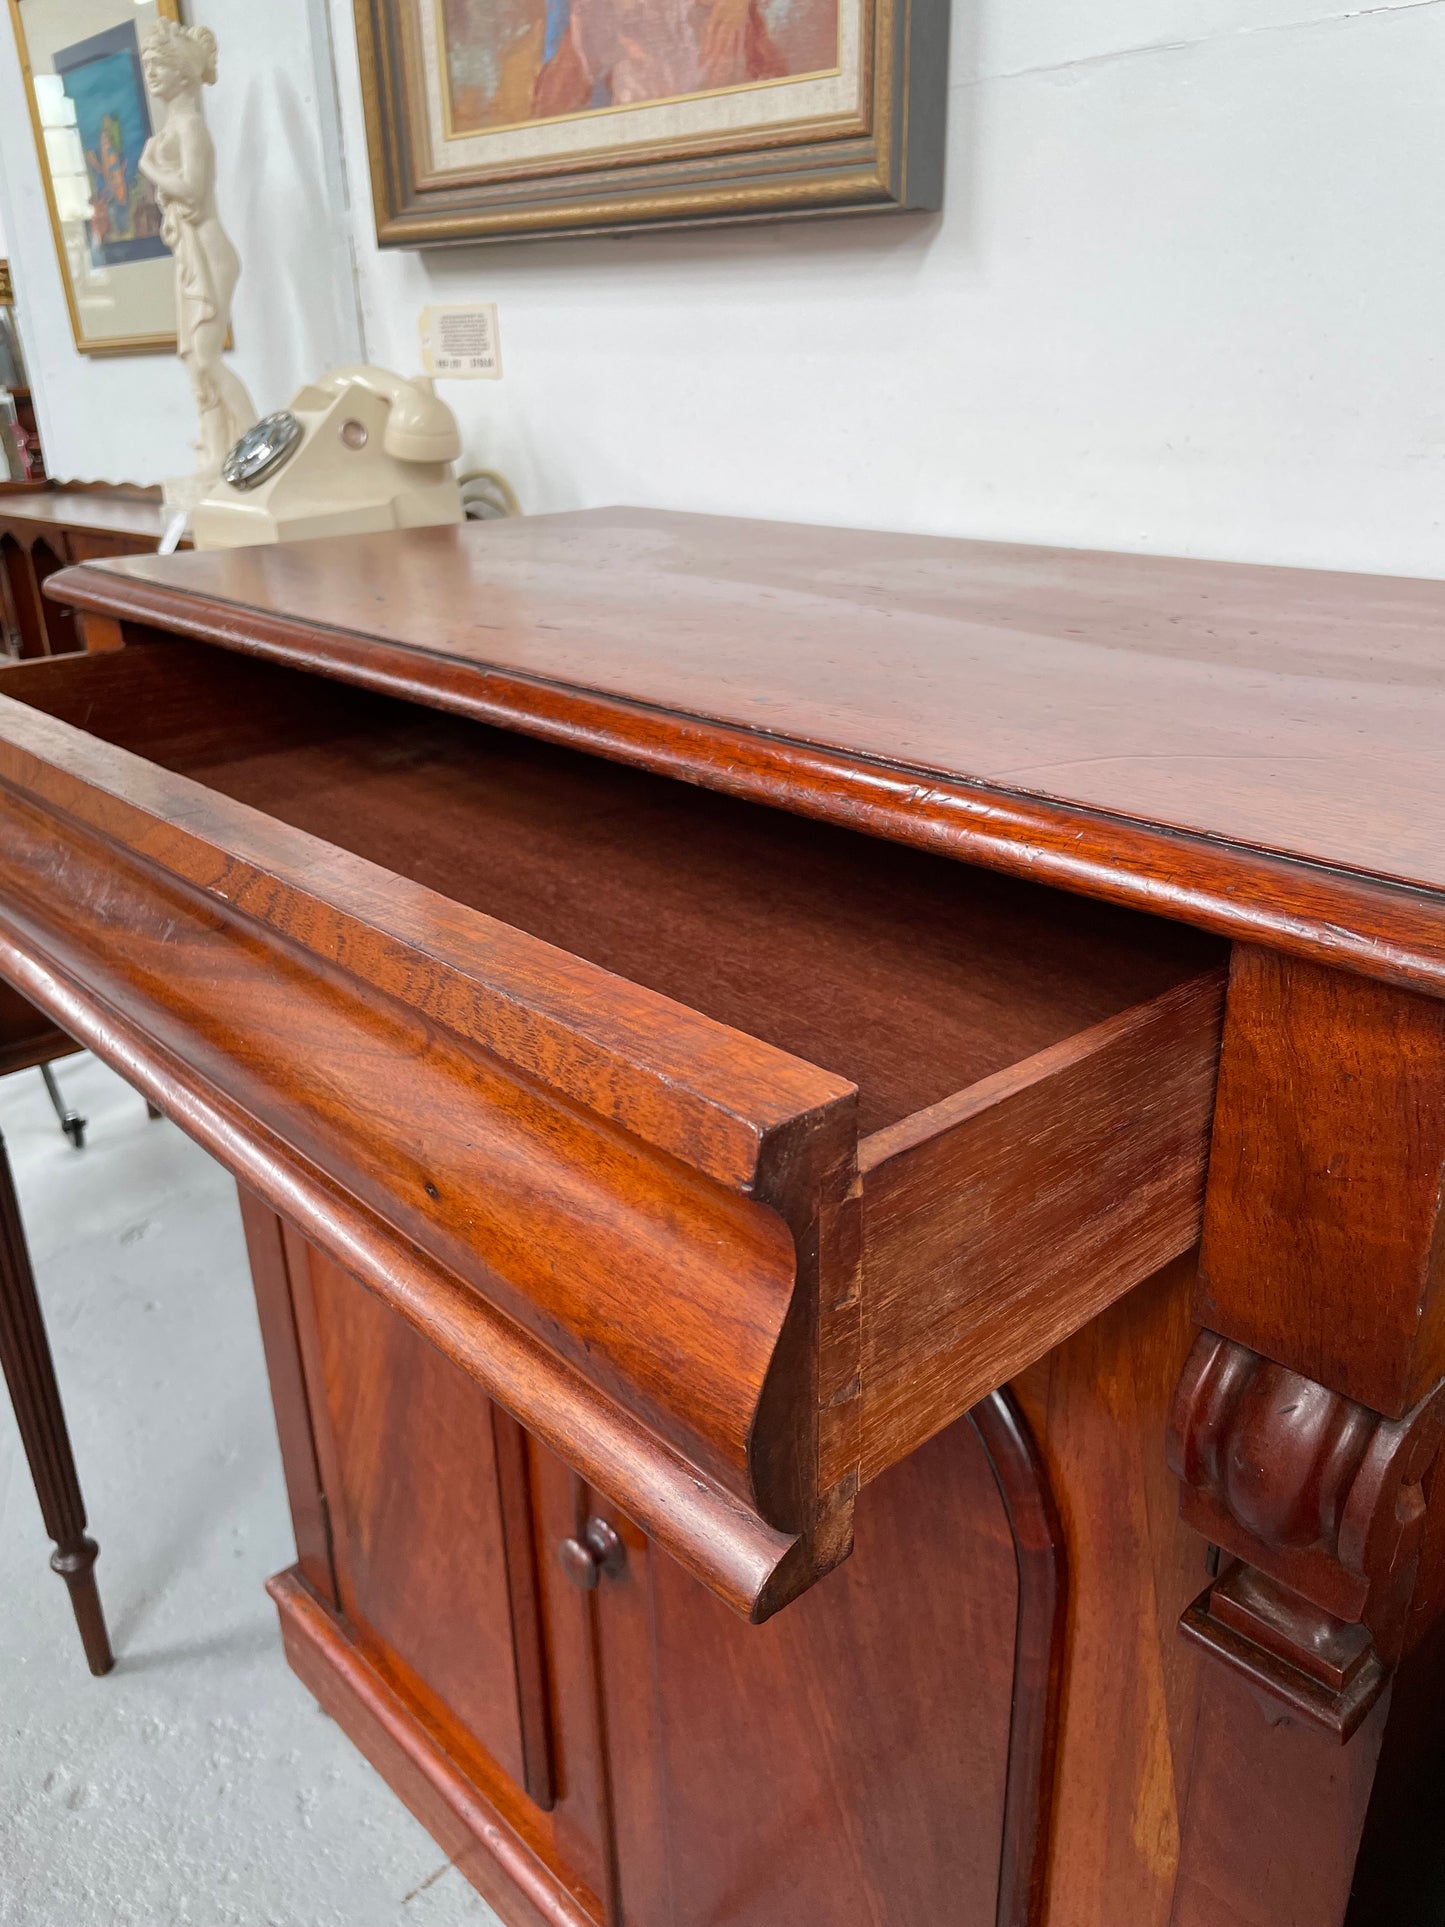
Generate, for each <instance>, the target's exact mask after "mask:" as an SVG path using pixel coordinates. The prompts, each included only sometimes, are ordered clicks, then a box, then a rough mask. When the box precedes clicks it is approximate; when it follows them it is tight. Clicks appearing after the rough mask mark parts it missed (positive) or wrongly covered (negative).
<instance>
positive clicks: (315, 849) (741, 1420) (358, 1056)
mask: <svg viewBox="0 0 1445 1927" xmlns="http://www.w3.org/2000/svg"><path fill="white" fill-rule="evenodd" d="M131 653H132V652H130V651H122V652H121V654H120V656H119V657H115V658H110V659H98V661H99V662H100V663H101V664H102V666H103V664H104V663H105V662H106V661H109V663H110V664H111V665H112V667H111V669H110V670H108V671H106V673H107V674H115V673H117V671H116V667H115V666H116V665H120V664H123V663H124V659H125V658H126V657H127V656H128V655H130V654H131ZM81 666H82V667H95V666H96V664H95V663H94V662H93V663H92V664H90V665H81ZM47 667H48V666H47ZM56 667H59V666H58V665H57V666H56ZM65 667H66V668H69V667H71V665H65ZM16 673H25V672H16ZM51 673H53V671H52V672H51ZM0 786H3V788H0V803H3V813H4V819H5V830H6V834H5V837H4V839H3V842H0V971H3V972H4V974H5V975H6V976H7V977H9V979H10V980H11V982H12V983H14V984H15V985H16V986H17V988H19V989H20V990H21V991H22V992H23V993H24V994H25V995H27V996H29V997H30V998H32V999H33V1000H34V1001H35V1002H37V1003H38V1004H40V1005H41V1006H42V1008H44V1009H45V1010H46V1011H47V1012H48V1013H49V1014H50V1015H51V1016H52V1018H54V1019H55V1020H56V1021H58V1022H60V1023H61V1024H63V1025H64V1026H65V1027H66V1028H67V1029H68V1030H70V1031H71V1032H72V1034H74V1035H75V1036H77V1037H79V1038H80V1039H81V1040H82V1041H84V1042H86V1043H88V1044H90V1045H91V1046H92V1047H93V1048H96V1049H98V1050H99V1051H100V1052H101V1054H102V1055H104V1056H107V1057H108V1058H109V1059H110V1060H111V1061H113V1062H115V1063H116V1064H117V1065H118V1066H119V1067H120V1068H122V1069H123V1071H124V1072H125V1074H126V1075H127V1076H129V1077H130V1078H131V1079H132V1081H133V1082H135V1083H137V1084H138V1085H140V1086H141V1087H142V1088H143V1089H145V1090H146V1091H147V1094H148V1095H151V1096H153V1097H154V1098H155V1099H156V1100H157V1101H158V1102H160V1103H161V1104H162V1105H163V1106H164V1107H165V1108H167V1109H168V1110H169V1111H170V1112H171V1113H172V1115H174V1116H175V1117H176V1118H177V1119H178V1121H180V1122H181V1123H182V1124H183V1125H184V1126H185V1127H186V1128H187V1129H189V1130H190V1131H191V1132H192V1134H193V1135H194V1136H196V1137H197V1138H198V1139H199V1140H200V1141H201V1142H202V1143H204V1144H205V1145H206V1146H207V1148H209V1149H211V1150H212V1151H213V1152H214V1153H215V1154H216V1155H218V1156H219V1157H221V1158H222V1159H223V1161H225V1162H226V1163H227V1164H229V1165H230V1167H231V1168H232V1170H233V1171H234V1172H235V1173H236V1175H237V1176H238V1177H239V1178H240V1179H241V1180H242V1181H243V1182H244V1183H245V1184H246V1185H247V1186H248V1187H249V1188H250V1189H252V1190H253V1191H255V1192H256V1193H257V1194H258V1195H259V1196H261V1197H262V1198H264V1199H265V1200H266V1201H267V1202H268V1203H269V1204H270V1205H271V1206H272V1207H273V1208H274V1209H277V1210H278V1211H280V1212H281V1213H283V1214H284V1215H285V1216H287V1217H288V1218H289V1219H290V1220H291V1221H292V1222H294V1223H296V1224H297V1225H298V1226H299V1227H300V1228H301V1229H302V1230H303V1231H304V1232H305V1234H306V1236H307V1237H308V1238H309V1239H310V1240H311V1241H312V1242H313V1243H315V1244H316V1245H317V1246H318V1247H319V1248H321V1249H323V1250H325V1251H326V1252H327V1253H328V1255H330V1256H331V1257H332V1258H333V1259H335V1260H336V1261H338V1262H339V1263H341V1264H343V1265H344V1266H345V1268H346V1269H347V1270H348V1271H350V1272H351V1273H353V1274H354V1275H356V1276H357V1277H359V1278H361V1279H362V1281H363V1282H364V1283H365V1284H366V1285H367V1286H369V1287H370V1288H371V1289H372V1290H373V1291H375V1292H376V1293H377V1294H378V1295H379V1296H380V1297H381V1298H382V1299H383V1300H384V1301H386V1302H387V1303H388V1304H390V1305H391V1306H392V1307H393V1308H394V1309H395V1310H397V1311H398V1312H400V1314H401V1315H402V1317H403V1318H404V1319H406V1320H408V1321H409V1322H410V1323H412V1324H413V1325H415V1326H416V1327H417V1329H418V1330H419V1331H421V1332H422V1333H423V1334H424V1335H425V1336H427V1337H428V1338H429V1339H431V1341H432V1342H433V1343H434V1344H436V1345H437V1346H438V1347H439V1348H440V1350H441V1351H442V1352H443V1353H444V1354H445V1355H446V1356H447V1357H448V1358H450V1359H451V1360H452V1361H453V1363H454V1364H456V1365H457V1366H459V1367H460V1368H461V1369H462V1370H463V1371H464V1372H466V1373H467V1374H469V1375H470V1376H471V1377H472V1378H474V1379H475V1380H476V1381H477V1382H478V1383H480V1384H481V1385H482V1386H483V1388H484V1389H485V1390H486V1391H487V1392H488V1393H489V1394H490V1395H491V1396H493V1397H494V1398H495V1399H496V1400H497V1401H498V1402H499V1403H500V1404H501V1405H502V1406H503V1407H504V1409H505V1410H507V1411H508V1412H510V1413H511V1414H512V1415H513V1416H514V1417H515V1418H517V1419H518V1420H519V1421H520V1422H522V1423H523V1424H525V1425H526V1426H527V1427H528V1429H529V1430H530V1431H532V1432H533V1433H534V1435H535V1436H537V1437H538V1438H539V1439H540V1440H541V1441H542V1442H543V1443H544V1444H546V1445H547V1446H549V1447H550V1448H551V1449H553V1450H555V1451H557V1452H558V1453H559V1455H560V1456H562V1457H563V1458H565V1459H566V1460H567V1461H568V1462H569V1463H571V1464H574V1465H576V1466H577V1467H578V1469H579V1470H580V1471H581V1472H582V1473H583V1474H585V1475H586V1476H587V1477H589V1478H591V1479H592V1480H593V1481H594V1482H595V1483H597V1484H599V1485H602V1486H603V1487H604V1489H606V1490H608V1491H609V1492H611V1493H612V1494H613V1495H614V1496H615V1497H616V1498H617V1500H618V1502H619V1503H623V1504H625V1505H627V1507H628V1508H629V1511H630V1512H631V1513H632V1515H633V1516H635V1517H638V1518H639V1519H640V1520H642V1521H643V1522H644V1523H645V1524H646V1526H647V1527H648V1529H649V1530H650V1531H651V1532H652V1533H653V1535H654V1536H655V1537H656V1538H657V1539H658V1541H659V1543H661V1544H663V1545H664V1546H666V1547H667V1548H668V1550H670V1551H671V1552H673V1554H674V1555H675V1556H676V1557H678V1558H679V1559H680V1560H681V1561H682V1562H683V1563H684V1564H686V1565H688V1566H689V1567H690V1568H691V1569H692V1570H693V1571H694V1572H695V1573H696V1574H697V1575H698V1576H699V1577H701V1578H703V1579H704V1581H705V1582H706V1583H707V1584H709V1585H711V1586H713V1587H714V1588H715V1589H716V1590H717V1591H719V1592H720V1593H721V1594H722V1595H723V1596H724V1597H725V1598H727V1599H728V1600H729V1601H730V1602H731V1603H732V1604H733V1605H734V1606H736V1607H737V1608H738V1609H739V1610H742V1611H744V1612H747V1613H750V1614H755V1615H760V1614H765V1613H767V1612H769V1611H771V1610H774V1609H775V1608H776V1606H777V1605H779V1604H781V1603H783V1601H784V1600H785V1599H786V1598H788V1597H791V1596H792V1594H793V1593H795V1592H796V1591H797V1590H798V1589H799V1588H800V1587H802V1586H804V1585H806V1584H808V1583H810V1581H811V1579H812V1578H813V1577H815V1576H817V1574H818V1573H819V1572H821V1571H823V1570H826V1569H828V1568H829V1567H830V1566H831V1565H832V1564H833V1563H836V1560H837V1559H838V1558H839V1557H840V1556H842V1554H843V1553H845V1552H846V1550H847V1547H848V1535H847V1519H846V1512H847V1505H848V1503H849V1502H850V1500H851V1486H850V1485H849V1484H848V1483H847V1482H843V1481H840V1482H839V1485H840V1490H839V1491H838V1492H836V1493H828V1492H820V1491H819V1489H818V1483H817V1468H818V1463H819V1456H820V1455H819V1448H818V1437H819V1432H820V1425H821V1422H820V1417H819V1406H820V1404H825V1403H826V1401H825V1400H824V1398H823V1395H822V1393H821V1391H820V1382H819V1376H818V1371H817V1358H818V1355H819V1353H820V1351H821V1350H822V1349H823V1348H824V1346H825V1344H826V1334H825V1332H824V1329H823V1328H824V1327H825V1325H826V1322H827V1317H828V1314H829V1308H830V1307H831V1306H833V1305H835V1304H837V1303H838V1301H839V1300H846V1298H847V1296H848V1294H847V1291H846V1289H840V1288H839V1286H838V1284H837V1282H836V1278H837V1274H838V1271H839V1267H840V1265H841V1264H842V1263H843V1259H842V1258H841V1257H840V1252H841V1251H842V1250H843V1248H844V1245H843V1228H842V1227H843V1221H844V1218H845V1215H846V1214H845V1209H844V1207H845V1202H846V1193H847V1188H848V1186H849V1184H850V1181H851V1172H852V1166H853V1157H854V1146H855V1142H856V1134H855V1131H854V1127H853V1116H854V1104H855V1093H854V1092H853V1089H852V1087H851V1086H849V1085H847V1084H846V1083H844V1082H843V1081H842V1080H840V1079H837V1078H835V1077H832V1076H830V1075H828V1074H826V1073H824V1072H821V1071H818V1070H815V1069H814V1068H813V1067H811V1066H809V1065H807V1064H804V1063H802V1062H801V1061H799V1060H798V1059H795V1058H791V1057H789V1056H787V1055H786V1054H785V1053H783V1052H781V1051H778V1050H776V1049H773V1048H772V1047H770V1046H767V1045H763V1044H760V1043H755V1042H754V1041H753V1040H751V1039H749V1038H746V1037H744V1036H742V1035H740V1034H739V1033H737V1032H734V1031H730V1030H727V1029H725V1028H724V1027H723V1026H721V1025H719V1024H716V1023H713V1022H712V1021H711V1020H709V1019H707V1018H705V1017H703V1016H700V1015H698V1014H697V1013H694V1012H692V1011H688V1010H686V1009H684V1008H682V1007H681V1006H679V1005H677V1004H674V1003H671V1002H670V1001H669V1000H667V999H666V998H662V997H658V996H656V995H654V994H653V993H650V992H648V991H645V990H642V989H639V988H638V987H636V986H634V985H631V984H628V983H625V982H623V981H622V980H620V979H618V978H615V977H612V976H610V975H609V974H608V973H607V972H605V971H602V970H598V969H596V968H595V967H594V966H592V965H590V964H587V963H585V962H582V961H581V960H579V959H577V958H574V957H570V956H568V955H566V954H565V953H564V952H561V951H558V950H556V949H554V948H553V947H552V946H549V945H547V944H543V943H540V942H538V941H536V940H535V939H533V938H530V937H528V936H526V935H525V934H523V933H521V932H518V931H515V930H512V929H509V928H508V927H507V926H505V925H502V924H500V923H497V922H496V921H495V920H493V919H491V918H488V917H485V916H482V915H481V914H479V913H476V912H473V911H470V910H467V909H464V908H463V907H461V906H458V905H456V904H454V903H451V902H449V901H447V900H446V899H444V898H441V897H439V896H437V895H435V894H434V893H433V892H431V891H428V890H425V889H422V888H420V887H418V886H415V885H412V884H409V883H407V882H405V881H404V880H403V879H401V878H399V877H396V876H394V875H392V874H391V873H389V872H387V871H383V870H380V869H378V868H377V867H376V866H374V865H372V864H370V863H368V862H366V861H364V860H363V859H360V858H355V857H351V856H349V855H347V854H345V853H344V852H342V851H340V850H337V849H334V848H331V847H329V846H326V845H322V844H320V843H318V842H317V841H316V840H315V839H313V838H311V837H309V836H307V835H305V834H303V833H301V832H299V831H294V830H291V829H289V828H288V827H287V826H286V825H284V824H281V823H278V822H276V821H274V820H272V819H268V818H266V817H263V816H261V815H259V814H258V813H256V812H254V811H252V810H250V809H248V808H246V807H245V806H243V805H239V804H235V803H232V802H230V801H228V799H226V798H224V797H221V796H218V795H216V794H215V793H213V792H211V791H208V790H207V789H205V788H204V787H203V786H202V785H200V784H198V783H195V782H192V781H190V780H188V779H186V778H184V777H178V776H173V775H171V774H170V773H169V772H166V771H164V770H162V769H159V768H157V767H156V766H155V765H152V764H149V763H147V762H145V761H143V760H142V759H140V758H138V757H136V756H134V755H132V754H130V753H128V752H126V751H122V750H119V749H115V748H113V747H112V746H110V745H109V744H106V743H103V742H101V741H99V740H98V739H97V738H95V737H93V736H90V735H87V734H86V733H84V732H82V731H80V730H78V729H76V728H74V727H73V726H71V725H69V724H67V723H64V722H61V721H59V720H57V719H55V718H53V717H50V716H47V715H44V714H42V713H40V712H39V711H37V710H34V709H31V708H29V707H27V706H25V705H22V704H19V703H15V702H12V701H7V700H5V699H3V698H0ZM825 1275H831V1276H832V1278H833V1281H834V1282H833V1283H832V1285H831V1289H829V1290H828V1291H822V1290H820V1281H821V1280H822V1279H823V1277H824V1276H825ZM841 1316H842V1321H843V1325H844V1330H845V1335H846V1333H847V1331H848V1330H849V1329H851V1330H852V1331H853V1332H854V1333H855V1334H856V1319H855V1318H854V1319H853V1320H852V1322H851V1325H850V1314H849V1312H848V1311H847V1310H846V1309H845V1311H844V1312H843V1313H842V1314H841ZM846 1367H847V1361H846V1359H845V1360H844V1361H843V1362H842V1367H841V1368H842V1369H846ZM853 1371H854V1373H855V1375H856V1363H855V1364H854V1367H853Z"/></svg>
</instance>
